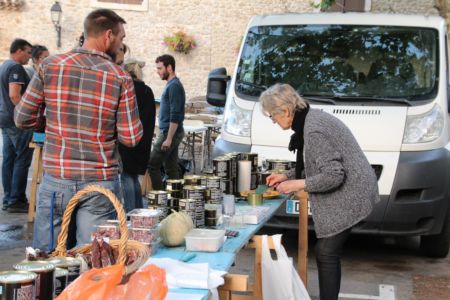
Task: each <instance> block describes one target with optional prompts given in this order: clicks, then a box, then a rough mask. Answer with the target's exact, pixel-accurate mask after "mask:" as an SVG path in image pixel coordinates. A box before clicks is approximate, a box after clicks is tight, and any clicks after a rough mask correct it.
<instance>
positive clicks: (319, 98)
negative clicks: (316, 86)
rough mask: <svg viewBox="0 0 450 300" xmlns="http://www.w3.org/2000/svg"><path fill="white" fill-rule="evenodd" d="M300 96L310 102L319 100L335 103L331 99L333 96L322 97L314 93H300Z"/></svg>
mask: <svg viewBox="0 0 450 300" xmlns="http://www.w3.org/2000/svg"><path fill="white" fill-rule="evenodd" d="M302 97H303V98H305V99H306V100H309V101H312V102H321V103H327V104H333V105H336V101H334V100H333V98H334V97H323V96H316V95H311V96H310V95H302Z"/></svg>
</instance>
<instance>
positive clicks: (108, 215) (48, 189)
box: [33, 174, 122, 251]
mask: <svg viewBox="0 0 450 300" xmlns="http://www.w3.org/2000/svg"><path fill="white" fill-rule="evenodd" d="M91 184H95V185H100V186H102V187H105V188H107V189H109V190H111V191H113V192H114V194H116V196H117V197H118V198H119V199H122V197H121V188H120V181H119V177H117V178H116V179H114V180H110V181H91V182H86V181H78V180H67V179H59V178H55V177H52V176H50V175H48V174H44V177H43V179H42V182H41V184H40V186H39V193H38V198H37V205H36V217H35V221H34V235H33V248H39V249H42V250H46V251H51V250H53V249H54V248H55V246H56V242H57V238H58V235H59V232H60V231H61V223H62V217H63V215H64V211H65V210H66V206H67V204H68V203H69V200H70V199H71V198H72V197H73V196H74V195H75V194H76V193H77V192H78V191H79V190H81V189H83V188H84V187H86V186H87V185H91ZM115 218H116V210H115V209H114V206H113V205H112V203H111V202H110V201H109V200H108V199H107V198H106V196H104V195H103V194H98V193H89V194H87V195H86V196H84V197H83V198H82V199H81V200H80V201H79V203H78V206H77V208H76V209H75V210H74V212H73V213H72V219H71V222H70V226H69V235H68V239H67V248H68V249H70V248H72V247H74V246H75V244H76V245H77V246H79V245H83V244H90V243H91V233H92V232H94V231H95V226H96V225H100V224H102V223H105V222H106V220H109V219H115ZM51 225H53V226H51Z"/></svg>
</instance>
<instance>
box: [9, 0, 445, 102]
mask: <svg viewBox="0 0 450 300" xmlns="http://www.w3.org/2000/svg"><path fill="white" fill-rule="evenodd" d="M367 1H370V2H369V3H368V7H369V8H370V11H372V12H388V13H396V12H397V13H408V14H430V15H436V14H438V11H437V9H436V8H435V5H436V1H435V0H396V1H391V0H366V2H367ZM0 2H1V3H0V62H1V61H3V60H4V59H6V58H7V57H8V55H9V45H10V43H11V41H12V40H13V39H14V38H17V37H20V38H24V39H26V40H28V41H30V42H31V43H33V44H34V43H38V44H43V45H45V46H47V47H48V48H49V50H50V52H51V53H61V52H64V51H68V50H70V49H71V48H73V47H74V46H75V45H76V44H77V38H78V37H79V36H80V33H81V32H82V30H83V26H82V22H83V19H84V17H85V16H86V15H87V14H88V13H89V12H90V11H91V10H92V9H94V8H96V7H97V6H99V5H104V6H108V5H110V4H112V5H113V7H114V5H115V4H114V3H119V4H118V5H117V6H116V7H117V8H116V9H115V11H116V12H117V13H118V14H119V15H121V16H122V17H123V18H124V19H125V20H126V21H127V25H126V27H125V30H126V34H127V36H126V38H125V43H126V44H127V45H129V46H130V48H131V53H130V55H131V56H132V57H135V58H137V59H140V60H143V61H145V62H146V64H147V66H146V67H145V68H144V73H145V77H144V79H145V81H146V83H147V84H148V85H150V86H151V87H152V88H153V90H154V92H155V95H156V97H159V96H160V95H161V92H162V89H163V87H164V85H165V82H163V81H161V80H160V79H159V77H158V76H157V75H156V73H155V69H154V60H155V58H156V57H157V56H158V55H161V54H163V53H167V52H168V50H167V48H166V46H164V45H162V41H163V38H164V36H167V35H170V34H172V33H173V32H174V31H176V30H183V31H185V32H186V33H187V34H189V35H193V36H194V37H195V40H196V42H197V48H196V49H194V50H193V51H191V52H190V53H189V54H187V55H186V54H179V53H174V54H173V55H174V56H175V58H176V60H177V67H176V69H177V74H178V76H179V77H180V78H181V80H182V82H183V83H184V85H185V89H186V93H187V97H188V99H189V98H193V97H196V96H202V95H205V93H206V82H207V77H208V72H209V71H210V70H211V69H213V68H217V67H222V66H224V67H226V68H227V70H228V73H232V72H233V70H234V65H235V61H236V56H237V51H236V49H237V48H239V44H240V41H241V39H242V34H243V32H244V30H245V28H246V25H247V23H248V21H249V20H250V19H251V17H252V16H254V15H260V14H273V13H288V12H313V11H315V10H316V9H315V8H314V7H313V6H312V5H311V4H310V3H311V0H295V1H294V0H253V1H243V0H231V1H230V0H128V1H127V0H101V1H98V0H60V1H59V2H60V4H61V7H62V11H63V12H62V21H61V26H62V46H61V48H59V49H58V48H57V47H56V31H55V29H54V26H53V24H52V22H51V18H50V8H51V6H52V4H53V3H54V0H0ZM108 2H109V4H105V3H108ZM8 3H9V4H10V5H8ZM14 3H15V5H13V4H14ZM102 3H103V4H102ZM123 3H138V4H140V7H139V10H129V8H130V7H132V6H127V5H126V4H123ZM19 4H20V5H19ZM109 7H111V6H109ZM134 7H136V6H134ZM366 7H367V5H366ZM124 8H125V9H124Z"/></svg>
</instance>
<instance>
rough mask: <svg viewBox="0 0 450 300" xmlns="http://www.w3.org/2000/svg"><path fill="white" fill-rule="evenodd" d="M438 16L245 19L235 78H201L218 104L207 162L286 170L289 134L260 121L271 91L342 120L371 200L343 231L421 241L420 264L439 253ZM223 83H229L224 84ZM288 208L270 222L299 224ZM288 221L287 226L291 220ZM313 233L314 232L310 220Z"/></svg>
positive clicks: (443, 191) (444, 178)
mask: <svg viewBox="0 0 450 300" xmlns="http://www.w3.org/2000/svg"><path fill="white" fill-rule="evenodd" d="M448 73H449V71H448V59H447V31H446V23H445V21H444V20H443V19H442V18H441V17H436V16H433V17H431V16H430V17H426V16H418V15H416V16H412V15H408V16H407V15H395V14H370V13H317V14H283V15H269V16H257V17H254V18H253V19H252V20H251V21H250V23H249V25H248V28H247V30H246V33H245V37H244V42H243V45H242V47H241V51H240V54H239V58H238V60H237V64H236V68H235V71H234V73H233V76H232V77H231V80H230V77H228V76H227V74H226V70H225V69H224V68H219V69H215V70H213V71H211V73H210V75H209V79H208V95H207V99H208V102H209V103H210V104H213V105H216V106H225V109H224V122H223V126H222V130H221V135H220V137H219V138H218V139H217V141H216V143H215V147H214V152H213V155H214V156H218V155H220V154H222V153H225V152H235V151H237V152H255V153H258V154H259V158H260V161H261V160H262V159H288V160H293V161H295V156H294V154H293V153H291V152H289V151H288V150H287V145H288V143H289V138H290V135H291V134H292V132H290V131H282V130H281V129H280V127H279V126H278V125H276V124H273V123H272V121H271V120H270V119H269V118H267V117H265V116H263V114H262V113H261V108H260V104H259V102H258V96H259V95H260V94H261V92H262V91H264V90H265V89H266V88H268V87H270V86H271V85H273V84H275V83H277V82H283V83H289V84H291V85H292V86H294V87H295V88H296V89H297V90H298V92H299V93H300V94H301V95H303V97H304V98H305V99H307V100H309V102H310V104H311V105H312V106H313V107H315V108H318V109H322V110H324V111H326V112H328V113H330V114H332V115H334V116H336V117H337V118H339V119H340V120H342V121H343V122H344V123H345V124H346V125H347V126H348V127H349V128H350V129H351V131H352V132H353V134H354V136H355V137H356V139H357V140H358V142H359V144H360V146H361V148H362V149H363V151H364V153H365V154H366V156H367V158H368V160H369V162H370V163H371V165H372V166H373V168H374V170H375V172H376V174H377V177H378V185H379V190H380V196H381V202H380V203H379V204H378V205H377V206H376V208H375V210H374V211H373V213H372V214H371V215H370V216H369V217H368V218H367V219H366V220H365V221H364V222H361V223H360V224H359V225H358V226H357V227H356V228H355V229H354V231H353V232H363V233H371V234H381V235H392V236H407V235H419V236H421V249H422V250H423V251H424V253H425V254H426V255H429V256H434V257H445V256H446V255H447V253H448V251H449V242H450V218H449V196H450V195H449V194H450V193H449V186H450V163H449V162H450V156H449V149H450V144H449V114H448V112H449V104H448V103H449V100H448V99H449V98H448V87H449V79H448ZM227 80H228V82H227ZM286 210H288V212H291V209H290V208H287V207H283V208H282V209H281V210H279V212H278V214H277V216H276V217H274V218H273V219H272V220H271V222H270V224H271V225H272V226H278V227H281V228H286V227H292V228H295V227H296V226H297V220H296V219H295V217H296V216H295V215H290V214H289V213H287V212H286ZM289 216H290V218H289ZM310 223H312V222H310Z"/></svg>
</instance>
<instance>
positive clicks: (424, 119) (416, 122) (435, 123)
mask: <svg viewBox="0 0 450 300" xmlns="http://www.w3.org/2000/svg"><path fill="white" fill-rule="evenodd" d="M443 129H444V115H443V113H442V109H441V108H440V106H438V105H434V106H433V109H431V110H430V111H428V112H426V113H424V114H421V115H415V116H407V118H406V128H405V134H404V135H403V143H404V144H415V143H427V142H432V141H434V140H436V139H437V138H439V137H440V136H441V134H442V130H443Z"/></svg>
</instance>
